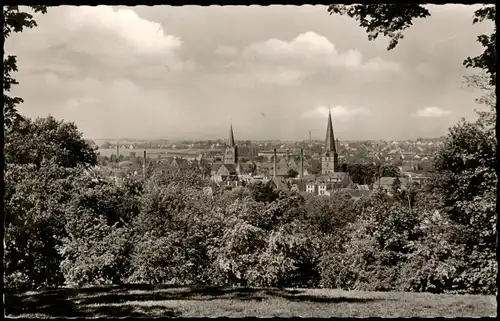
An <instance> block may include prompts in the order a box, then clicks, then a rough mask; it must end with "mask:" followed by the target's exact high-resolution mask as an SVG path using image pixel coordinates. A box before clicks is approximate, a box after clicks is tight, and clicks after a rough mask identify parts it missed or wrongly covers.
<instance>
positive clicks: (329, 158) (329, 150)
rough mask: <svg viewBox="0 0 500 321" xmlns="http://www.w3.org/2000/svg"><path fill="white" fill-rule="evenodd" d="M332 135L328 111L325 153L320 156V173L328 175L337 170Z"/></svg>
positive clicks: (336, 158) (335, 149)
mask: <svg viewBox="0 0 500 321" xmlns="http://www.w3.org/2000/svg"><path fill="white" fill-rule="evenodd" d="M335 143H336V142H335V136H334V135H333V125H332V114H331V112H330V111H328V123H327V127H326V140H325V153H324V154H323V157H322V158H321V174H323V175H330V174H333V173H335V171H337V170H338V166H339V164H338V154H337V146H336V144H335Z"/></svg>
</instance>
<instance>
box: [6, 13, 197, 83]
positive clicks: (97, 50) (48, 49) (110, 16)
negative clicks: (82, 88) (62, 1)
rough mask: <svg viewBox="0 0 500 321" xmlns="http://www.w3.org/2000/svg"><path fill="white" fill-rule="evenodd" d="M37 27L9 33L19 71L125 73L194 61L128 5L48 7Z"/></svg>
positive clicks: (184, 66) (187, 66)
mask: <svg viewBox="0 0 500 321" xmlns="http://www.w3.org/2000/svg"><path fill="white" fill-rule="evenodd" d="M37 21H38V27H37V28H33V29H28V30H26V32H23V33H22V34H16V35H14V36H13V37H10V38H9V43H8V46H9V51H12V52H15V53H16V55H18V57H19V60H20V62H22V63H23V69H22V72H25V73H47V72H51V73H55V74H59V75H65V76H69V77H76V76H84V77H85V76H90V77H98V78H114V77H130V75H131V74H141V73H142V74H144V73H145V74H146V77H150V75H153V74H154V75H156V74H159V73H163V74H165V72H166V68H165V67H166V66H168V71H170V72H177V71H186V70H188V71H190V70H193V69H194V68H195V63H194V61H192V59H190V57H183V56H182V52H181V51H180V50H181V49H182V46H183V42H182V40H181V39H180V38H179V37H177V36H174V35H171V34H169V33H168V32H167V31H166V29H165V27H164V26H163V25H162V24H161V23H158V22H155V21H150V20H148V19H145V18H143V17H141V16H139V15H137V13H136V12H135V11H133V10H131V9H128V8H125V9H120V8H118V9H117V8H113V7H108V6H97V7H86V6H79V7H68V6H61V7H54V8H51V10H49V11H48V12H47V14H46V15H42V16H40V17H37Z"/></svg>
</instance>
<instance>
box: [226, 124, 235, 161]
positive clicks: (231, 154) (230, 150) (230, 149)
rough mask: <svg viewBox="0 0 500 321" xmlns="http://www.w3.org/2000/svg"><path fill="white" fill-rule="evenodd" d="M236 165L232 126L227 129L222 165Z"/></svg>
mask: <svg viewBox="0 0 500 321" xmlns="http://www.w3.org/2000/svg"><path fill="white" fill-rule="evenodd" d="M236 163H238V148H237V147H236V144H235V143H234V133H233V124H231V126H230V127H229V139H228V142H227V145H226V150H225V151H224V164H236Z"/></svg>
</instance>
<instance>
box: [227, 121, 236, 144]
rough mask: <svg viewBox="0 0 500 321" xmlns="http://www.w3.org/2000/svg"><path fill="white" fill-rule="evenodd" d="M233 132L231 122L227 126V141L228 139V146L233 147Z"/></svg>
mask: <svg viewBox="0 0 500 321" xmlns="http://www.w3.org/2000/svg"><path fill="white" fill-rule="evenodd" d="M234 146H235V143H234V134H233V124H231V126H230V128H229V141H228V147H234Z"/></svg>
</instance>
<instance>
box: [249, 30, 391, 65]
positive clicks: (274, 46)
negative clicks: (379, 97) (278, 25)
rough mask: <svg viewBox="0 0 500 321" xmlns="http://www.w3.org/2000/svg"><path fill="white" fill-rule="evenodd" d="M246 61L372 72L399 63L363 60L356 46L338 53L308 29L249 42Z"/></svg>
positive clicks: (326, 40) (330, 43) (333, 46)
mask: <svg viewBox="0 0 500 321" xmlns="http://www.w3.org/2000/svg"><path fill="white" fill-rule="evenodd" d="M243 57H244V58H245V59H247V60H249V59H250V60H253V59H270V60H273V61H278V62H285V63H286V62H293V63H297V62H299V63H303V64H311V65H316V66H318V67H325V66H327V67H346V68H349V69H362V70H372V71H382V70H389V71H398V70H399V69H400V65H399V64H398V63H396V62H392V61H386V60H384V59H382V58H380V57H375V58H372V59H370V60H364V59H363V56H362V54H361V52H359V51H358V50H355V49H351V50H348V51H346V52H339V51H338V50H337V49H336V48H335V45H334V44H333V43H332V42H331V41H330V40H329V39H328V38H326V37H324V36H322V35H319V34H317V33H315V32H312V31H309V32H305V33H302V34H299V35H298V36H297V37H295V38H294V39H292V40H290V41H284V40H280V39H274V38H273V39H269V40H267V41H264V42H258V43H254V44H251V45H249V46H248V47H247V48H245V50H244V51H243Z"/></svg>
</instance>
